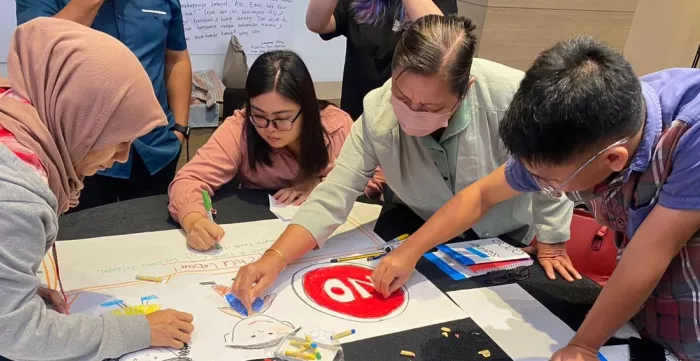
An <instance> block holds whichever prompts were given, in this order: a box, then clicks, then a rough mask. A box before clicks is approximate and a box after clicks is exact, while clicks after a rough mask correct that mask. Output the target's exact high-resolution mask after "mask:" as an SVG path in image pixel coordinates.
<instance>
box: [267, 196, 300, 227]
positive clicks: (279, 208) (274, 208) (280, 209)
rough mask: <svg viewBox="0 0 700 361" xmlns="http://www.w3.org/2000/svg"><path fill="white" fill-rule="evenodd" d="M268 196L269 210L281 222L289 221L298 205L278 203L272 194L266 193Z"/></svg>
mask: <svg viewBox="0 0 700 361" xmlns="http://www.w3.org/2000/svg"><path fill="white" fill-rule="evenodd" d="M268 198H269V199H270V212H272V213H274V215H276V216H277V218H279V219H280V220H281V221H283V222H291V221H292V218H294V215H295V214H296V213H297V211H298V210H299V206H292V205H288V206H285V205H284V204H278V203H277V200H275V198H274V197H272V195H268Z"/></svg>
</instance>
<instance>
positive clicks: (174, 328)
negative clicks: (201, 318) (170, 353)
mask: <svg viewBox="0 0 700 361" xmlns="http://www.w3.org/2000/svg"><path fill="white" fill-rule="evenodd" d="M146 320H148V325H149V326H150V328H151V346H153V347H172V348H174V349H181V348H182V347H183V346H184V344H186V343H190V342H191V341H192V331H194V325H192V321H193V320H194V317H192V315H190V314H189V313H185V312H179V311H175V310H163V311H157V312H153V313H151V314H149V315H146Z"/></svg>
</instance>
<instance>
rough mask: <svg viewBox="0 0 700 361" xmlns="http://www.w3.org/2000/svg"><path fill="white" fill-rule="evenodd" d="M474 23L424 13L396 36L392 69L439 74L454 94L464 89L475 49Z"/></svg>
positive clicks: (455, 16)
mask: <svg viewBox="0 0 700 361" xmlns="http://www.w3.org/2000/svg"><path fill="white" fill-rule="evenodd" d="M475 29H476V25H474V23H473V22H472V21H471V19H469V18H466V17H462V16H457V15H447V16H442V15H426V16H423V17H422V18H420V19H418V20H416V21H415V22H414V23H412V24H410V25H409V26H408V27H406V28H405V29H404V30H403V32H402V33H401V35H400V36H399V40H398V43H397V44H396V49H395V51H394V58H393V60H392V69H396V68H403V69H404V70H408V71H411V72H413V73H415V74H418V75H423V76H432V75H436V74H441V75H442V76H443V77H444V78H445V79H446V80H447V82H448V84H449V85H450V88H451V90H452V92H453V93H454V94H456V95H457V96H458V97H462V96H463V95H464V94H465V93H466V91H467V85H468V84H469V76H470V72H471V67H472V60H474V51H475V50H476V43H477V37H476V32H475Z"/></svg>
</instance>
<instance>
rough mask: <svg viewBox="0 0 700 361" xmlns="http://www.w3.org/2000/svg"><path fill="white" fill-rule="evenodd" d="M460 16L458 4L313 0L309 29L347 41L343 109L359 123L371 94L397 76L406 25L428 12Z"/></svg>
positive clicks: (439, 0)
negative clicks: (401, 34) (394, 68)
mask: <svg viewBox="0 0 700 361" xmlns="http://www.w3.org/2000/svg"><path fill="white" fill-rule="evenodd" d="M456 13H457V1H456V0H434V1H433V0H310V2H309V7H308V9H307V11H306V26H307V27H308V28H309V30H311V31H313V32H315V33H318V34H320V35H321V38H322V39H324V40H331V39H333V38H335V37H338V36H340V35H344V36H345V37H346V38H347V46H346V49H345V69H344V70H343V88H342V92H343V93H342V97H341V100H340V107H341V108H342V109H343V110H344V111H346V112H347V113H349V114H350V116H352V118H353V119H357V118H358V117H359V116H360V115H362V99H363V98H364V97H365V95H367V93H369V91H370V90H373V89H375V88H378V87H380V86H382V85H383V84H384V82H386V81H387V80H388V79H389V78H390V77H391V60H392V58H393V56H394V47H395V46H396V42H397V40H398V33H399V31H400V30H401V29H402V27H403V25H404V23H405V22H407V21H412V20H417V19H419V18H421V17H423V16H425V15H428V14H438V15H443V14H444V15H446V14H456Z"/></svg>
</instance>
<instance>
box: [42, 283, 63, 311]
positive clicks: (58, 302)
mask: <svg viewBox="0 0 700 361" xmlns="http://www.w3.org/2000/svg"><path fill="white" fill-rule="evenodd" d="M36 294H37V295H39V297H41V298H42V299H43V300H44V302H46V303H49V304H51V305H53V308H54V310H56V312H58V313H62V314H64V315H67V314H68V303H66V299H65V298H63V295H62V294H61V293H60V292H58V291H56V290H52V289H50V288H46V287H44V286H39V289H38V290H36Z"/></svg>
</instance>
